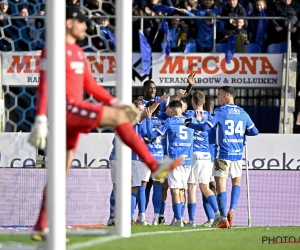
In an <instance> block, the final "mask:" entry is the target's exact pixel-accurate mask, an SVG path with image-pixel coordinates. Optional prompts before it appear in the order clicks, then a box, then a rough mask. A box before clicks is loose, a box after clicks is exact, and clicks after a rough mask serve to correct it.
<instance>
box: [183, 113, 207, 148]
mask: <svg viewBox="0 0 300 250" xmlns="http://www.w3.org/2000/svg"><path fill="white" fill-rule="evenodd" d="M201 114H202V118H201V120H200V121H196V120H193V122H194V123H196V122H198V123H202V122H205V121H207V119H208V117H209V114H208V112H207V111H201ZM184 116H186V117H187V118H190V117H193V118H196V111H195V110H186V111H185V114H184ZM193 151H194V152H210V150H209V143H208V133H207V132H206V131H200V130H194V146H193Z"/></svg>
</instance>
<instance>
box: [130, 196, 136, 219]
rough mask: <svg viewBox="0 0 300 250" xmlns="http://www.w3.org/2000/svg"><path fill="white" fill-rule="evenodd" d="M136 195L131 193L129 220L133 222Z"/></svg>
mask: <svg viewBox="0 0 300 250" xmlns="http://www.w3.org/2000/svg"><path fill="white" fill-rule="evenodd" d="M136 196H137V194H135V193H131V220H133V216H134V210H135V205H136Z"/></svg>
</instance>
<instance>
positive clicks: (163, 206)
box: [159, 202, 167, 216]
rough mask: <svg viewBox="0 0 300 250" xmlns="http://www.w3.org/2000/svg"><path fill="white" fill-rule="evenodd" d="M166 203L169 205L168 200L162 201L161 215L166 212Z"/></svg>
mask: <svg viewBox="0 0 300 250" xmlns="http://www.w3.org/2000/svg"><path fill="white" fill-rule="evenodd" d="M166 205H167V203H166V202H162V203H161V205H160V211H159V215H162V216H163V215H164V214H165V209H166Z"/></svg>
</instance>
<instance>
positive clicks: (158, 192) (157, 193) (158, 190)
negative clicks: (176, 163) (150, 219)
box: [152, 183, 162, 214]
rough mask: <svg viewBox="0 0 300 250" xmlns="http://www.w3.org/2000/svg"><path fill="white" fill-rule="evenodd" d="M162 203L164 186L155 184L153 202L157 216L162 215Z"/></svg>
mask: <svg viewBox="0 0 300 250" xmlns="http://www.w3.org/2000/svg"><path fill="white" fill-rule="evenodd" d="M161 201H162V184H158V183H153V195H152V202H153V208H154V213H155V214H159V213H160V207H161Z"/></svg>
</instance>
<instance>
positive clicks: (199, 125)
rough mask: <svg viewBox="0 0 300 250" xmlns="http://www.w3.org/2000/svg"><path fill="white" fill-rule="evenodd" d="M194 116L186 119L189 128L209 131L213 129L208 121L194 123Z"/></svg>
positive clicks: (185, 123)
mask: <svg viewBox="0 0 300 250" xmlns="http://www.w3.org/2000/svg"><path fill="white" fill-rule="evenodd" d="M192 121H193V120H192V118H188V119H185V121H184V125H185V126H186V127H188V128H192V129H195V130H200V131H208V130H210V129H211V126H209V124H208V123H207V122H204V123H193V122H192Z"/></svg>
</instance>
